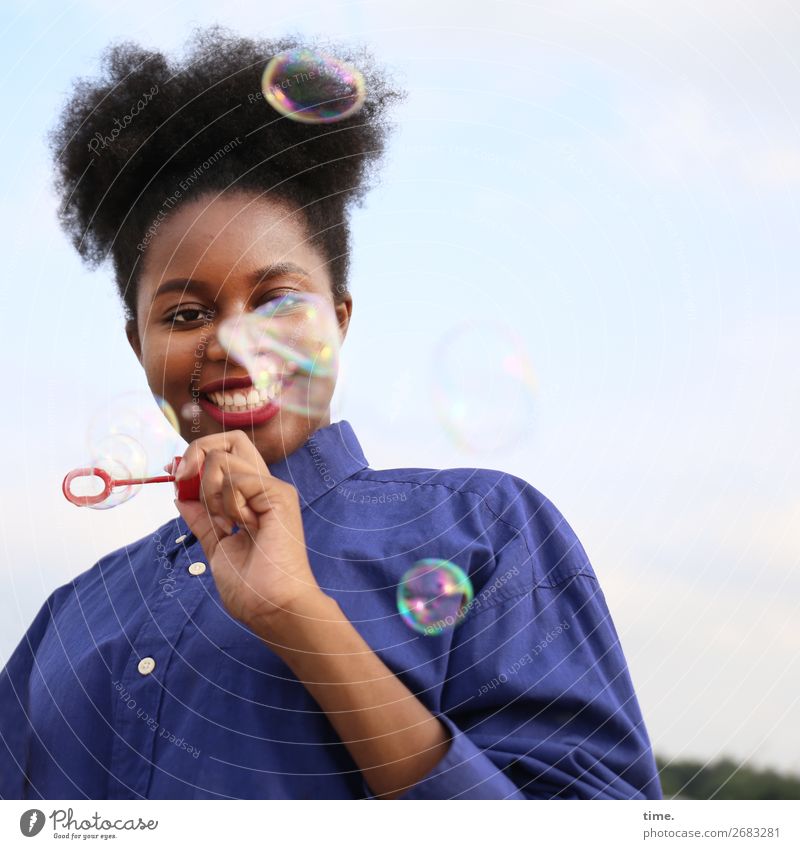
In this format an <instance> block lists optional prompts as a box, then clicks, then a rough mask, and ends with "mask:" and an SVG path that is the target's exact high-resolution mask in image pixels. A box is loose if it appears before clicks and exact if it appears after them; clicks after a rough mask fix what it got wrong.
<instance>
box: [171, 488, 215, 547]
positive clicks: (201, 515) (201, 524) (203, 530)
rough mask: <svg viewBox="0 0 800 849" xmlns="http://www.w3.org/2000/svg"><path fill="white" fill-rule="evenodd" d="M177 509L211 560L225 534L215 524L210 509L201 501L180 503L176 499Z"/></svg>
mask: <svg viewBox="0 0 800 849" xmlns="http://www.w3.org/2000/svg"><path fill="white" fill-rule="evenodd" d="M175 507H176V508H177V510H178V512H179V513H180V514H181V516H182V517H183V520H184V521H185V522H186V524H187V525H188V526H189V530H190V531H191V532H192V533H193V534H194V535H195V536H196V537H197V539H198V541H199V542H200V545H201V546H202V547H203V551H205V553H206V557H208V559H209V560H210V559H211V558H212V557H213V556H214V552H215V551H216V550H217V547H218V546H219V543H220V540H221V539H223V538H224V537H225V533H224V532H223V531H222V530H221V529H220V528H219V527H218V526H217V525H216V524H215V523H214V522H213V520H212V519H211V517H210V516H209V514H208V509H207V508H206V506H205V504H203V503H202V502H201V501H180V500H178V499H177V498H176V499H175Z"/></svg>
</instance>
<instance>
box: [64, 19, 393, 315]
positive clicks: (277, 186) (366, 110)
mask: <svg viewBox="0 0 800 849" xmlns="http://www.w3.org/2000/svg"><path fill="white" fill-rule="evenodd" d="M295 48H305V49H309V50H312V51H316V52H322V53H325V54H328V55H335V56H336V57H337V58H338V59H340V60H344V61H346V62H349V63H350V64H352V65H355V66H356V67H357V68H358V69H359V70H360V71H361V73H362V74H363V75H364V79H365V83H366V92H367V94H366V100H365V102H364V105H363V107H362V108H361V109H360V110H359V111H358V112H356V113H355V114H353V115H351V116H350V117H347V118H344V119H343V120H341V121H338V122H336V123H320V124H312V123H301V122H298V121H294V120H292V119H290V118H287V117H285V116H282V115H280V114H279V113H278V112H276V111H274V110H273V109H272V108H271V107H270V106H269V105H268V104H267V102H266V100H265V99H264V96H263V94H262V92H261V76H262V73H263V70H264V67H265V65H266V64H267V62H269V60H270V59H271V58H272V57H273V56H275V55H277V54H278V53H282V52H283V51H285V50H290V49H295ZM404 96H405V95H404V92H402V91H399V90H397V89H396V88H394V87H393V86H392V85H391V84H390V83H389V82H388V81H387V79H386V76H385V74H383V73H381V72H380V71H379V70H378V69H376V66H375V64H374V61H373V60H372V58H371V56H370V55H369V54H368V53H367V52H366V51H365V50H363V49H360V50H357V51H353V50H349V49H345V48H343V47H341V46H338V45H334V46H331V45H327V44H326V45H321V44H312V43H309V42H308V41H306V40H301V39H300V38H299V37H294V36H289V37H285V38H281V39H277V40H270V41H255V40H251V39H249V38H243V37H239V36H237V35H235V34H233V33H231V32H229V31H228V30H225V29H223V28H221V27H216V26H215V27H211V28H208V29H202V30H196V31H195V32H194V33H193V34H192V36H191V37H190V39H189V41H188V43H187V45H186V50H185V53H184V55H183V56H182V57H181V59H180V61H176V60H174V59H171V58H168V57H167V56H165V55H164V54H162V53H159V52H153V51H150V50H145V49H144V48H142V47H141V46H139V45H137V44H133V43H129V42H123V43H118V44H114V45H111V46H110V47H109V48H107V49H106V51H105V52H104V54H103V56H102V71H101V74H100V76H99V77H97V78H94V79H84V78H82V79H79V80H78V81H77V82H76V83H75V85H74V89H73V91H72V93H71V95H70V97H69V99H68V101H67V103H66V105H65V106H64V109H63V111H62V113H61V115H60V118H59V120H58V122H57V125H56V126H55V128H54V129H53V131H52V132H51V135H50V145H51V150H52V153H53V157H54V159H55V163H56V174H57V177H56V186H57V190H58V193H59V196H60V200H61V205H60V209H59V216H60V220H61V223H62V226H63V228H64V229H65V231H66V232H67V233H68V235H69V236H70V238H71V240H72V242H73V244H74V245H75V247H76V249H77V250H78V252H79V253H80V255H81V257H82V258H83V259H84V260H85V261H86V262H87V263H89V264H90V265H91V266H93V267H97V266H98V265H99V264H100V263H102V262H104V261H105V260H106V259H107V258H110V259H111V260H112V263H113V267H114V273H115V277H116V284H117V288H118V291H119V294H120V297H121V298H122V301H123V304H124V306H125V310H126V318H128V319H133V318H134V316H135V314H136V290H137V282H138V275H139V272H140V269H141V265H142V258H143V255H144V253H145V252H146V250H147V245H148V243H149V240H150V238H151V237H152V235H153V233H154V232H156V228H155V226H154V223H156V224H157V223H158V222H160V221H161V220H164V219H165V218H166V217H168V216H169V213H170V211H171V210H172V209H174V208H176V207H177V206H179V205H180V204H181V203H183V202H184V201H186V200H187V199H188V198H193V197H197V196H199V195H201V194H208V193H214V194H216V193H219V192H222V191H226V190H227V191H230V190H234V189H235V190H241V191H246V192H251V193H253V194H255V195H258V196H261V195H264V196H268V197H270V198H272V199H274V200H276V201H279V202H283V203H287V204H289V205H290V206H291V207H292V208H293V209H296V210H300V211H302V213H303V215H304V216H305V221H306V223H307V227H308V233H309V238H310V240H311V242H312V243H313V244H314V245H315V247H317V248H318V249H319V250H320V251H321V252H322V254H323V256H324V257H325V258H326V260H327V261H328V270H329V272H330V276H331V279H332V281H333V289H334V295H335V296H336V297H337V300H338V299H339V298H340V297H342V296H343V295H344V294H345V293H346V292H347V291H348V283H347V272H348V254H349V244H350V232H349V213H350V210H351V208H352V206H353V205H360V204H361V203H362V202H363V198H364V195H365V194H366V192H367V191H368V189H369V188H370V186H371V185H372V181H373V177H374V175H375V173H376V171H377V166H378V165H379V163H380V161H381V159H382V157H383V154H384V151H385V147H386V141H387V138H388V134H389V129H390V123H389V122H388V120H387V110H388V107H389V106H391V105H392V103H393V102H395V101H399V100H401V99H402V98H403V97H404Z"/></svg>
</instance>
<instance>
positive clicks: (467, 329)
mask: <svg viewBox="0 0 800 849" xmlns="http://www.w3.org/2000/svg"><path fill="white" fill-rule="evenodd" d="M432 374H433V401H434V406H435V409H436V412H437V413H438V416H439V419H440V421H441V423H442V425H443V427H444V428H445V430H446V431H447V433H448V434H449V435H450V437H451V438H452V440H453V442H454V443H455V444H456V446H457V447H458V448H460V449H461V450H462V451H465V452H469V453H492V452H497V451H501V450H503V449H506V448H509V447H511V446H512V445H518V444H519V443H520V442H521V441H522V440H524V439H525V438H526V437H528V436H530V434H531V433H532V430H533V424H534V422H535V419H536V390H537V381H536V375H535V372H534V370H533V366H532V364H531V361H530V358H529V357H528V354H527V351H526V350H525V345H524V343H523V342H522V340H521V339H520V338H519V336H518V335H517V334H516V333H515V332H514V330H513V329H512V328H511V327H509V326H508V325H506V324H503V323H499V322H491V321H474V322H465V323H463V324H460V325H457V326H456V327H454V328H453V329H452V330H450V331H449V332H447V333H446V334H445V335H444V336H442V338H441V339H440V340H439V342H438V344H437V345H436V347H435V350H434V359H433V364H432Z"/></svg>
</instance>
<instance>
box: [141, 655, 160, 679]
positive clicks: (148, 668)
mask: <svg viewBox="0 0 800 849" xmlns="http://www.w3.org/2000/svg"><path fill="white" fill-rule="evenodd" d="M155 668H156V662H155V661H154V660H153V658H152V657H143V658H142V659H141V660H140V661H139V666H138V667H137V669H138V670H139V672H141V673H142V675H149V674H150V673H151V672H152V671H153V670H154V669H155Z"/></svg>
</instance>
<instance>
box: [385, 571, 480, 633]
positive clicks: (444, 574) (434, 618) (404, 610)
mask: <svg viewBox="0 0 800 849" xmlns="http://www.w3.org/2000/svg"><path fill="white" fill-rule="evenodd" d="M471 601H472V584H471V583H470V580H469V578H468V577H467V575H466V574H465V573H464V571H463V570H462V569H461V568H459V567H458V566H456V564H455V563H451V562H450V561H449V560H439V559H436V558H428V559H425V560H419V561H418V562H417V563H415V564H414V565H413V566H412V567H411V569H409V570H408V571H407V572H406V573H405V575H403V578H402V580H401V581H400V584H399V586H398V587H397V609H398V610H399V611H400V615H401V616H402V617H403V621H404V622H405V623H406V625H408V626H409V628H413V629H414V630H415V631H418V632H419V633H420V634H425V635H426V636H435V635H438V634H442V633H444V632H445V631H447V630H448V629H450V628H453V627H455V626H456V625H458V624H460V622H461V621H462V620H463V618H464V616H465V615H466V614H467V611H468V608H469V604H470V602H471Z"/></svg>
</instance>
